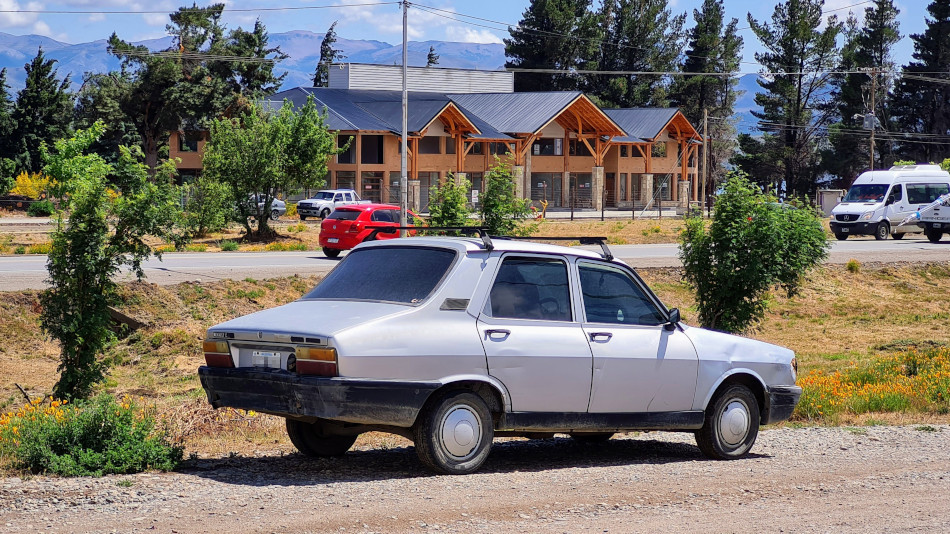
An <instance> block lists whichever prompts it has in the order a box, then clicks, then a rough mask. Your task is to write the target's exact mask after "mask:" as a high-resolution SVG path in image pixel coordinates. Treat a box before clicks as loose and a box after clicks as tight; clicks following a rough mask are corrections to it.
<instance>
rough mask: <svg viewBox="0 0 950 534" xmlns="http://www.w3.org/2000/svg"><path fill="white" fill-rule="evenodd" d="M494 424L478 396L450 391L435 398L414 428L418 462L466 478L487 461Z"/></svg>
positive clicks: (466, 392)
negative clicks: (465, 476)
mask: <svg viewBox="0 0 950 534" xmlns="http://www.w3.org/2000/svg"><path fill="white" fill-rule="evenodd" d="M493 425H494V423H493V421H492V416H491V412H490V411H489V410H488V405H486V404H485V401H484V400H483V399H482V398H481V397H479V396H478V395H477V394H475V393H472V392H470V391H465V390H456V391H449V392H446V393H444V394H442V395H441V396H439V397H437V398H435V399H432V402H431V403H430V405H429V407H428V408H426V410H425V411H424V412H423V413H422V415H421V416H420V418H419V421H418V422H417V423H416V427H415V428H414V435H415V436H414V437H415V440H414V441H415V445H416V454H417V455H418V456H419V460H420V461H421V462H422V463H423V464H425V465H426V466H428V467H429V468H430V469H432V470H433V471H436V472H437V473H442V474H445V475H466V474H468V473H473V472H475V471H477V470H478V468H479V467H481V466H482V464H483V463H485V459H486V458H488V453H489V452H490V451H491V444H492V439H493V438H494V436H495V429H494V426H493Z"/></svg>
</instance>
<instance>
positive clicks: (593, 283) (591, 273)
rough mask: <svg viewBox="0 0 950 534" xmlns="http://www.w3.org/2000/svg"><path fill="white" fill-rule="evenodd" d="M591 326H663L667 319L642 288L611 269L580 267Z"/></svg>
mask: <svg viewBox="0 0 950 534" xmlns="http://www.w3.org/2000/svg"><path fill="white" fill-rule="evenodd" d="M577 267H578V272H579V273H580V277H581V291H582V292H583V297H584V317H585V319H586V321H587V322H588V323H609V324H632V325H651V326H654V325H660V324H664V323H665V322H666V317H665V316H664V314H663V313H662V312H661V311H660V310H659V308H657V306H656V304H655V303H654V302H653V300H652V299H651V298H650V297H649V296H648V295H647V294H646V292H645V291H644V290H643V289H642V288H641V287H640V285H639V284H638V283H637V282H636V281H635V280H634V279H633V278H632V277H630V275H628V274H627V273H626V272H624V271H623V270H622V269H618V268H616V267H613V266H609V265H596V264H591V263H586V262H583V263H578V264H577Z"/></svg>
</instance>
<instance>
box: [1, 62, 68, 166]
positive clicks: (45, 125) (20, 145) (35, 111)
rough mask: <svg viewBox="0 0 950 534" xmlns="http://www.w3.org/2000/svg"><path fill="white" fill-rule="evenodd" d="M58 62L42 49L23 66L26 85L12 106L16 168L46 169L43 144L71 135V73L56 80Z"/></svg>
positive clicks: (50, 143) (49, 143)
mask: <svg viewBox="0 0 950 534" xmlns="http://www.w3.org/2000/svg"><path fill="white" fill-rule="evenodd" d="M55 64H56V60H55V59H46V56H45V55H44V54H43V49H42V48H40V49H39V51H38V52H37V54H36V57H34V58H33V60H32V61H30V62H29V63H27V64H26V65H24V68H25V69H26V86H25V87H24V88H23V89H21V90H20V92H19V93H17V99H16V105H15V106H14V108H13V121H14V122H15V123H16V127H15V129H14V131H13V139H14V142H15V143H16V145H15V147H14V152H15V153H16V160H17V167H19V168H20V169H22V170H26V171H29V172H39V171H40V170H41V169H42V168H43V161H42V158H41V157H40V145H41V144H43V143H46V144H47V145H52V144H53V141H55V140H57V139H61V138H63V137H66V136H68V135H69V128H70V122H71V119H72V115H73V110H72V107H73V97H72V95H70V93H69V91H68V88H69V84H70V82H69V76H68V75H67V76H66V77H64V78H63V79H62V80H57V79H56V76H57V70H56V69H55V68H54V65H55Z"/></svg>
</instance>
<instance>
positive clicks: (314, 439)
mask: <svg viewBox="0 0 950 534" xmlns="http://www.w3.org/2000/svg"><path fill="white" fill-rule="evenodd" d="M287 436H288V437H289V438H290V442H291V443H293V444H294V447H296V448H297V450H298V451H300V452H301V453H303V454H305V455H306V456H314V457H327V456H343V454H345V453H346V451H348V450H350V447H352V446H353V443H355V442H356V436H355V435H353V436H349V435H340V434H328V433H326V432H325V431H324V429H323V427H322V426H321V425H320V424H319V423H304V422H303V421H297V420H295V419H287Z"/></svg>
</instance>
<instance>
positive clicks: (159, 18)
mask: <svg viewBox="0 0 950 534" xmlns="http://www.w3.org/2000/svg"><path fill="white" fill-rule="evenodd" d="M142 20H144V21H145V24H148V25H149V26H164V25H165V24H167V23H168V15H165V14H160V13H146V14H145V15H142Z"/></svg>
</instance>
